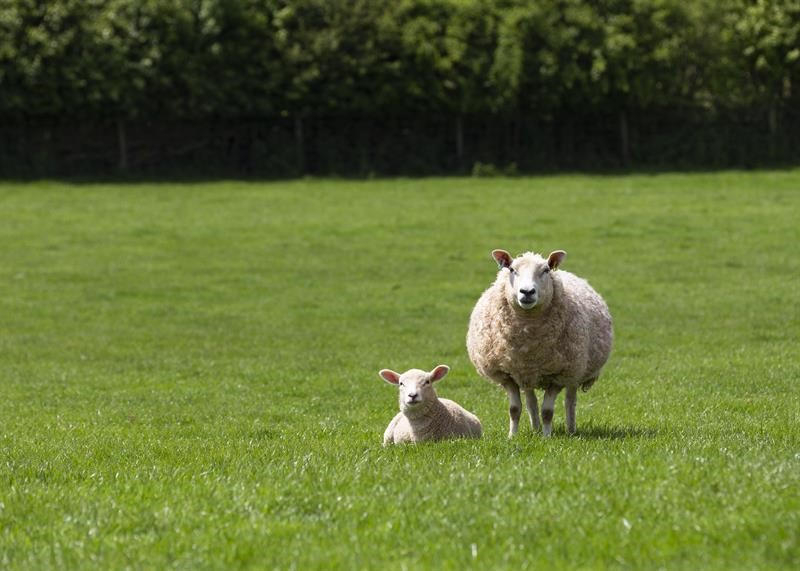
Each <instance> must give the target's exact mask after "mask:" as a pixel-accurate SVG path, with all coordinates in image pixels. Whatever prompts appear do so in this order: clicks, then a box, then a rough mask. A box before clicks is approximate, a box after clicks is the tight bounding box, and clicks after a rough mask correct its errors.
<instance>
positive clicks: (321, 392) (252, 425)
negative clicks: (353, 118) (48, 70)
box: [0, 170, 800, 570]
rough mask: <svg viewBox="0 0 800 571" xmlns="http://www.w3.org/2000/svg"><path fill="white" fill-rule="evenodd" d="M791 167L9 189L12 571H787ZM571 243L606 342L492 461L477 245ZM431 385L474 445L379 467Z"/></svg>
mask: <svg viewBox="0 0 800 571" xmlns="http://www.w3.org/2000/svg"><path fill="white" fill-rule="evenodd" d="M798 243H800V170H785V171H767V172H718V173H694V174H669V173H667V174H657V175H628V176H577V175H576V176H566V175H565V176H543V177H534V178H508V179H506V178H492V179H469V178H444V179H420V180H411V179H396V180H377V181H347V180H298V181H290V182H238V181H229V182H200V183H192V182H186V183H173V182H170V183H167V182H164V183H146V182H142V183H113V184H112V183H84V184H78V183H74V184H73V183H67V182H47V181H44V182H24V183H15V182H5V183H0V244H2V248H0V568H2V569H4V570H22V569H237V568H249V569H298V570H313V569H320V570H322V569H325V570H329V569H343V570H344V569H347V570H350V569H409V570H413V569H517V570H519V569H575V570H578V569H665V570H677V569H686V570H690V569H691V570H694V569H704V570H713V569H726V570H729V569H738V570H746V569H754V570H755V569H759V570H763V569H787V570H788V569H797V568H798V566H800V396H799V395H800V392H799V391H798V387H799V386H800V342H798V341H799V340H800V257H798V254H797V244H798ZM493 248H504V249H507V250H509V251H511V252H512V253H514V254H516V253H519V252H521V251H524V250H534V251H538V252H544V253H547V252H549V251H550V250H554V249H564V250H566V251H567V253H568V255H567V258H566V260H565V262H564V264H563V265H562V268H563V269H566V270H569V271H572V272H574V273H576V274H578V275H580V276H582V277H585V278H587V279H588V280H589V282H590V283H591V284H592V285H593V286H594V287H595V288H596V289H597V290H598V291H599V292H600V293H601V294H602V295H603V296H604V297H605V298H606V300H607V302H608V304H609V306H610V308H611V312H612V315H613V317H614V323H615V335H616V338H615V346H614V351H613V354H612V357H611V359H610V360H609V362H608V364H607V366H606V369H605V371H604V374H603V376H602V377H601V378H600V380H599V381H598V382H597V383H596V384H595V386H594V387H593V388H592V390H591V391H589V392H588V393H581V394H579V397H578V408H577V419H578V434H577V435H576V436H574V437H568V436H567V435H566V434H565V432H564V413H563V395H562V396H560V397H559V400H558V401H557V404H556V416H555V434H554V436H553V437H552V438H550V439H543V438H542V437H541V436H540V435H536V434H532V432H531V429H530V427H529V426H528V425H527V424H522V425H521V430H520V434H519V435H518V437H517V438H516V439H514V440H508V439H507V438H506V433H507V423H508V416H507V409H506V406H507V405H506V397H505V394H504V392H503V391H502V390H501V389H499V388H498V387H495V386H494V385H491V384H490V383H488V382H486V381H484V380H483V379H481V378H479V377H478V376H477V374H476V373H475V370H474V369H473V368H472V366H471V364H470V362H469V359H468V358H467V355H466V349H465V342H464V338H465V335H466V327H467V320H468V318H469V314H470V311H471V309H472V306H473V304H474V302H475V301H476V300H477V298H478V297H479V295H480V294H481V292H482V291H483V290H484V289H485V288H486V287H488V285H489V284H490V283H491V282H492V281H493V279H494V276H495V272H496V266H495V265H494V263H493V261H492V260H491V258H490V256H489V253H490V251H491V250H492V249H493ZM439 363H445V364H448V365H450V367H451V372H450V374H449V375H448V376H447V378H445V379H444V380H443V381H442V382H441V383H440V385H439V387H438V390H439V394H440V396H444V397H448V398H452V399H454V400H456V401H458V402H460V403H461V404H462V405H464V406H465V407H466V408H468V409H470V410H472V411H474V412H475V413H476V414H477V415H478V416H479V417H480V418H481V420H482V421H483V426H484V438H483V439H481V440H479V441H455V442H445V443H435V444H423V445H416V446H406V447H394V448H388V449H384V448H382V447H381V437H382V433H383V430H384V428H385V427H386V424H387V423H388V421H389V420H390V419H391V417H392V416H393V415H394V414H395V412H396V410H397V402H396V398H397V397H396V389H394V388H393V387H390V386H389V385H387V384H386V383H384V382H383V381H382V380H381V379H380V378H379V377H378V375H377V371H378V370H379V369H381V368H384V367H387V368H392V369H395V370H399V371H403V370H406V369H408V368H412V367H417V368H424V369H428V370H429V369H431V368H433V367H434V366H435V365H437V364H439Z"/></svg>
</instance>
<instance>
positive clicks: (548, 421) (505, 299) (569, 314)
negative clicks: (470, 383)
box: [467, 250, 613, 438]
mask: <svg viewBox="0 0 800 571" xmlns="http://www.w3.org/2000/svg"><path fill="white" fill-rule="evenodd" d="M565 256H566V252H564V251H563V250H556V251H554V252H552V253H551V254H550V255H549V256H548V257H547V258H546V259H545V258H544V257H542V256H541V255H539V254H534V253H532V252H526V253H524V254H521V255H520V256H518V257H517V258H515V259H512V258H511V255H510V254H509V253H508V252H506V251H505V250H494V251H493V252H492V257H493V258H494V260H495V261H496V262H497V264H498V266H499V271H498V273H497V279H496V280H495V282H494V283H493V284H492V285H491V286H490V287H489V288H488V289H487V290H486V291H485V292H484V293H483V295H481V297H480V299H479V300H478V302H477V303H476V304H475V308H474V309H473V310H472V314H471V316H470V320H469V330H468V332H467V351H468V353H469V357H470V360H471V361H472V363H473V365H475V369H476V370H477V371H478V373H479V374H480V375H482V376H483V377H485V378H486V379H488V380H490V381H493V382H495V383H497V384H499V385H500V386H501V387H503V388H504V389H505V391H506V393H508V401H509V407H508V411H509V417H510V422H509V432H508V437H509V438H513V437H514V435H516V434H517V431H518V429H519V418H520V413H521V406H522V402H521V398H520V390H522V391H523V392H524V393H525V405H526V408H527V410H528V416H529V417H530V422H531V428H532V429H533V430H534V431H538V430H539V427H540V423H539V412H538V409H537V407H538V403H537V401H536V394H535V393H534V389H544V400H543V402H542V427H541V428H542V433H543V435H544V436H550V434H551V433H552V430H553V409H554V407H555V400H556V397H557V396H558V393H559V392H560V391H561V390H562V389H564V388H566V397H565V408H566V422H567V433H568V434H574V433H575V430H576V423H575V405H576V402H577V398H578V392H577V389H578V387H580V388H581V389H583V390H584V391H587V390H589V388H590V387H591V386H592V385H593V384H594V382H595V381H596V380H597V378H598V377H599V376H600V371H601V369H602V368H603V365H605V363H606V361H607V360H608V356H609V354H610V352H611V344H612V341H613V330H612V322H611V314H610V313H609V310H608V306H607V305H606V302H605V301H604V300H603V298H602V297H601V296H600V294H598V293H597V292H596V291H595V290H594V289H592V287H591V286H590V285H589V284H588V283H587V282H586V281H585V280H583V279H581V278H579V277H577V276H575V275H574V274H571V273H570V272H567V271H564V270H558V267H559V265H560V264H561V262H563V261H564V257H565Z"/></svg>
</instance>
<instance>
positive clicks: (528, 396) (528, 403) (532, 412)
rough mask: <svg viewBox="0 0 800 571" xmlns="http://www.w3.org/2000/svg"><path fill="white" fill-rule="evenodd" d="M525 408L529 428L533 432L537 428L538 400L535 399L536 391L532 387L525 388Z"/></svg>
mask: <svg viewBox="0 0 800 571" xmlns="http://www.w3.org/2000/svg"><path fill="white" fill-rule="evenodd" d="M525 408H526V409H528V418H530V420H531V428H532V429H533V431H534V432H537V431H538V430H539V426H540V424H541V423H540V422H539V402H538V401H537V400H536V393H535V392H533V389H525Z"/></svg>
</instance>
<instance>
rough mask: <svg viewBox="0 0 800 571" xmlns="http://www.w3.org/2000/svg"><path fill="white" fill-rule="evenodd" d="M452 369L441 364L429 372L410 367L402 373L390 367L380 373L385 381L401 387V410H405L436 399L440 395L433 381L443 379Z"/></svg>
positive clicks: (410, 409)
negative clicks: (437, 393)
mask: <svg viewBox="0 0 800 571" xmlns="http://www.w3.org/2000/svg"><path fill="white" fill-rule="evenodd" d="M448 371H450V367H448V366H447V365H439V366H438V367H436V368H435V369H434V370H432V371H430V372H427V371H421V370H420V369H409V370H408V371H406V372H405V373H403V374H402V375H401V374H400V373H395V372H394V371H392V370H390V369H382V370H381V371H380V373H378V374H379V375H380V376H381V378H383V380H384V381H386V382H387V383H389V384H392V385H397V386H398V388H399V389H400V410H402V411H403V412H408V411H412V410H414V409H416V408H419V407H420V405H422V404H423V403H428V402H432V401H435V400H436V399H438V398H439V397H438V396H437V395H436V389H434V388H433V383H435V382H436V381H438V380H440V379H442V378H443V377H444V376H445V375H446V374H447V373H448Z"/></svg>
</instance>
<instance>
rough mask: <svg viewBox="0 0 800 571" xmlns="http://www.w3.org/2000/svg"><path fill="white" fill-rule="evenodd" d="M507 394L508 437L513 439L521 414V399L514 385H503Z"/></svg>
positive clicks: (517, 429)
mask: <svg viewBox="0 0 800 571" xmlns="http://www.w3.org/2000/svg"><path fill="white" fill-rule="evenodd" d="M504 387H505V389H506V392H507V393H508V417H509V426H508V437H509V438H514V436H515V435H516V434H517V432H518V431H519V417H520V414H521V412H522V399H521V398H520V396H519V387H518V386H517V385H516V383H513V382H511V383H507V384H506V385H504Z"/></svg>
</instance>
